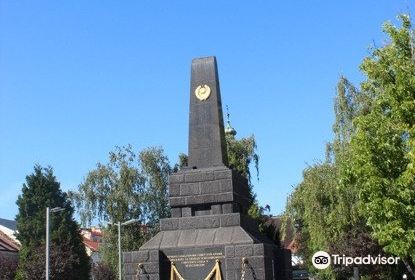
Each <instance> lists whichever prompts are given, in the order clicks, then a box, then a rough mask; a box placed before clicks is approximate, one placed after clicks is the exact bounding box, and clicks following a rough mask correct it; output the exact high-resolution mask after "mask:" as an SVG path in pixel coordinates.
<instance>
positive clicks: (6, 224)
mask: <svg viewBox="0 0 415 280" xmlns="http://www.w3.org/2000/svg"><path fill="white" fill-rule="evenodd" d="M0 226H4V227H6V228H9V229H11V230H13V231H15V230H16V229H17V227H16V221H14V220H7V219H2V218H0Z"/></svg>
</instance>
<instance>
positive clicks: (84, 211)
mask: <svg viewBox="0 0 415 280" xmlns="http://www.w3.org/2000/svg"><path fill="white" fill-rule="evenodd" d="M170 173H171V168H170V165H169V161H168V159H167V157H166V156H165V154H164V151H163V149H162V148H148V149H145V150H143V151H141V152H140V153H139V154H136V153H135V152H134V151H133V148H132V147H131V146H130V145H128V146H126V147H116V149H115V151H113V152H110V153H109V161H108V163H106V164H101V163H98V164H97V167H96V168H95V169H94V170H91V171H90V172H88V174H87V176H86V178H85V179H84V181H83V182H82V183H81V184H80V185H79V188H78V191H77V192H72V193H71V198H72V199H73V200H74V201H75V202H76V205H77V209H78V211H79V213H80V217H81V221H82V223H83V224H84V225H89V224H91V222H92V221H93V220H97V221H98V222H100V223H103V224H106V223H113V224H114V223H117V222H119V221H121V222H123V221H127V220H130V219H138V220H139V221H140V222H139V223H133V224H130V225H126V226H123V227H122V240H121V244H122V248H123V250H127V251H128V250H129V251H131V250H137V249H138V248H139V247H140V246H141V245H142V244H143V243H144V242H145V241H146V240H148V238H149V237H150V236H151V234H152V233H154V232H156V231H157V226H158V221H159V219H160V218H165V217H167V216H168V215H169V208H168V196H167V184H168V176H169V174H170ZM116 246H117V228H116V227H115V226H108V227H106V228H105V229H104V241H103V245H102V246H101V248H100V251H101V254H102V258H103V261H104V262H105V263H106V264H108V265H110V267H111V268H112V270H113V271H114V272H115V271H117V269H118V268H117V260H118V251H117V247H116Z"/></svg>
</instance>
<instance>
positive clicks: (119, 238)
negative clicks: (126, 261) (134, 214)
mask: <svg viewBox="0 0 415 280" xmlns="http://www.w3.org/2000/svg"><path fill="white" fill-rule="evenodd" d="M139 221H140V220H139V219H131V220H128V221H125V222H123V223H121V222H118V223H117V227H118V279H119V280H122V255H121V226H126V225H129V224H132V223H136V222H139ZM109 224H110V225H114V223H109Z"/></svg>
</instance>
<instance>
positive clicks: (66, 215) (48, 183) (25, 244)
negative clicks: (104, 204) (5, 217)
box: [16, 165, 90, 279]
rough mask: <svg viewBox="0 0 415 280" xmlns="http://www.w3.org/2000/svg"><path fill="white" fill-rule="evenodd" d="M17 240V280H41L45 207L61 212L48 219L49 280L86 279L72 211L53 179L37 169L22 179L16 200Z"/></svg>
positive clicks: (86, 268)
mask: <svg viewBox="0 0 415 280" xmlns="http://www.w3.org/2000/svg"><path fill="white" fill-rule="evenodd" d="M17 205H18V207H19V213H18V214H17V216H16V221H17V230H18V235H17V238H18V239H19V241H20V243H21V245H22V246H21V249H20V252H19V269H18V275H17V279H41V278H44V277H45V266H44V263H45V238H46V231H45V224H46V207H51V208H54V207H62V208H64V211H61V212H57V213H51V215H50V241H51V242H50V244H51V246H50V276H51V277H50V278H51V279H89V272H90V260H89V257H88V256H87V254H86V252H85V247H84V245H83V243H82V238H81V235H80V232H79V227H78V224H77V223H76V222H75V221H74V219H73V212H74V209H73V208H72V206H71V203H70V201H69V200H68V198H67V195H66V194H65V193H64V192H62V191H61V189H60V184H59V182H57V180H56V178H55V176H54V175H53V171H52V168H50V167H49V168H42V167H40V166H38V165H36V166H35V168H34V173H33V174H30V175H28V176H27V177H26V183H25V184H23V188H22V194H21V195H19V197H18V199H17Z"/></svg>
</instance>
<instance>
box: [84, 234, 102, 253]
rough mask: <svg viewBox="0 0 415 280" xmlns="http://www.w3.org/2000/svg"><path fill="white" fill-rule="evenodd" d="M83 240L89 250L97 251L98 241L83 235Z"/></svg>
mask: <svg viewBox="0 0 415 280" xmlns="http://www.w3.org/2000/svg"><path fill="white" fill-rule="evenodd" d="M83 242H84V244H85V246H86V247H88V248H89V249H91V251H93V252H96V251H98V248H99V242H97V241H93V240H90V239H86V238H85V237H84V238H83Z"/></svg>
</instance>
